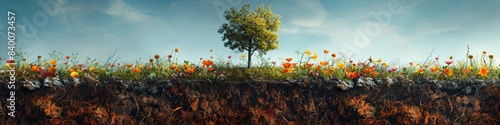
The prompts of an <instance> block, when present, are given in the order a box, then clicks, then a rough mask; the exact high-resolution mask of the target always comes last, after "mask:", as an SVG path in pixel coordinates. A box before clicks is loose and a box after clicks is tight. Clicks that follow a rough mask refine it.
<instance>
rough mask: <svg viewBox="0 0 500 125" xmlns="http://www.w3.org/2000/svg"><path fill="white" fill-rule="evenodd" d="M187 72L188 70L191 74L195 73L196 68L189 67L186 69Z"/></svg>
mask: <svg viewBox="0 0 500 125" xmlns="http://www.w3.org/2000/svg"><path fill="white" fill-rule="evenodd" d="M185 72H186V73H189V74H193V73H194V72H195V69H194V68H191V67H189V68H187V69H186V71H185Z"/></svg>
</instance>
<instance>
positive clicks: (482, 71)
mask: <svg viewBox="0 0 500 125" xmlns="http://www.w3.org/2000/svg"><path fill="white" fill-rule="evenodd" d="M479 75H481V76H483V77H484V76H486V75H488V69H486V68H484V67H483V68H481V69H479Z"/></svg>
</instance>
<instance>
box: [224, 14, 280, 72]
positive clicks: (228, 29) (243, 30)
mask: <svg viewBox="0 0 500 125" xmlns="http://www.w3.org/2000/svg"><path fill="white" fill-rule="evenodd" d="M224 17H225V18H226V20H227V21H228V22H227V23H224V24H222V26H221V27H220V28H219V30H218V32H219V33H220V34H222V35H223V36H222V41H224V46H225V47H229V48H230V49H231V50H234V51H236V52H240V53H243V52H245V51H246V52H248V67H247V68H250V67H251V57H252V55H253V54H254V52H255V51H257V52H259V54H266V53H267V52H268V51H270V50H275V49H278V47H279V45H278V43H279V42H278V33H277V32H278V29H279V27H280V24H281V22H280V16H279V15H275V14H273V11H272V10H271V6H269V7H268V8H267V9H266V8H265V7H264V5H263V4H262V5H260V6H258V7H257V8H255V10H254V11H250V4H245V5H243V6H242V7H241V9H240V10H237V8H235V7H232V8H231V9H229V10H226V11H225V12H224Z"/></svg>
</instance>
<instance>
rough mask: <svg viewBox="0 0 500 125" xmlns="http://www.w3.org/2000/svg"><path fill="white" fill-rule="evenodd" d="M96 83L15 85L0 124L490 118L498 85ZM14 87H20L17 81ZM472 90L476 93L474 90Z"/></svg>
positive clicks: (499, 110) (496, 115)
mask: <svg viewBox="0 0 500 125" xmlns="http://www.w3.org/2000/svg"><path fill="white" fill-rule="evenodd" d="M123 83H125V84H128V86H124V85H123V84H122V83H121V82H118V81H116V82H103V84H100V85H99V86H92V85H85V84H82V85H79V86H76V87H75V86H73V85H65V86H64V87H62V88H51V87H42V88H40V89H37V90H33V91H30V90H27V89H26V88H20V89H19V90H17V91H16V106H17V107H16V114H15V115H16V117H15V118H12V117H9V116H7V115H6V114H7V113H6V112H7V111H8V110H7V109H6V107H5V105H6V98H7V97H8V94H9V93H8V92H9V91H10V90H8V89H7V88H6V86H5V82H4V83H2V84H4V85H3V86H2V87H1V91H2V93H0V94H1V96H0V97H2V99H1V102H2V108H3V110H2V111H3V112H2V115H0V117H1V119H0V123H1V124H150V125H155V124H477V123H481V124H495V123H500V101H499V100H500V87H499V86H498V85H494V84H491V85H487V86H482V87H479V86H476V87H469V88H468V91H467V92H466V89H465V88H466V87H461V89H457V90H444V89H439V88H437V87H436V85H434V84H429V83H423V84H417V85H412V86H403V85H398V83H396V84H394V85H393V86H391V87H387V86H385V85H379V87H377V88H365V87H358V88H354V89H350V90H346V91H342V90H340V89H337V88H335V87H333V89H330V90H329V89H327V88H329V87H328V86H330V88H331V85H327V84H326V83H319V84H318V83H312V82H296V83H291V82H276V81H247V82H237V83H235V82H211V81H165V80H164V81H161V82H155V83H147V84H146V83H140V82H132V81H128V82H123ZM18 86H20V85H18ZM476 90H477V91H476Z"/></svg>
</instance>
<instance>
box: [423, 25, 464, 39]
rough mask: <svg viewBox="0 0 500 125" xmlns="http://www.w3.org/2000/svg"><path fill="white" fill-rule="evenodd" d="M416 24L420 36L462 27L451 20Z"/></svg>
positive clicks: (437, 33)
mask: <svg viewBox="0 0 500 125" xmlns="http://www.w3.org/2000/svg"><path fill="white" fill-rule="evenodd" d="M416 26H417V28H416V34H417V35H419V36H428V35H439V34H441V33H445V32H449V31H454V30H459V29H460V26H458V25H456V24H454V23H449V22H425V23H420V24H417V25H416Z"/></svg>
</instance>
